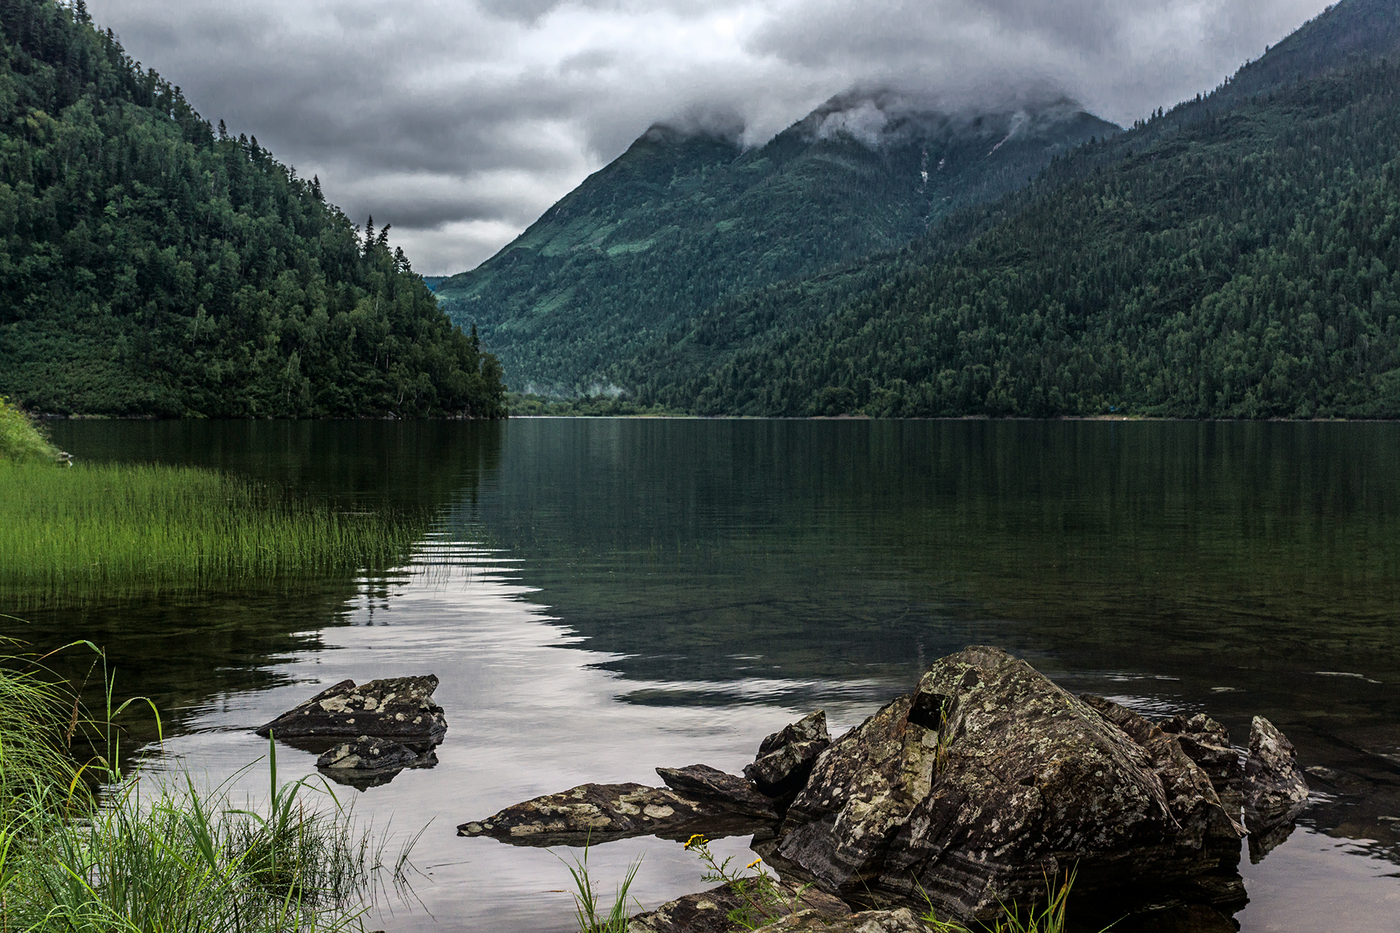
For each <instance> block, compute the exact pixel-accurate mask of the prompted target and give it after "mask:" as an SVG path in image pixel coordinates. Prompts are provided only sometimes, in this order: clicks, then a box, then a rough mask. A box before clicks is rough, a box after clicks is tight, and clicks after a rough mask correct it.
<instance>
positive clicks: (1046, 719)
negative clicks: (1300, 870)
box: [765, 648, 1244, 920]
mask: <svg viewBox="0 0 1400 933" xmlns="http://www.w3.org/2000/svg"><path fill="white" fill-rule="evenodd" d="M1099 707H1100V708H1096V706H1095V705H1091V704H1090V703H1088V702H1085V701H1084V700H1081V699H1078V698H1076V697H1074V696H1072V695H1070V694H1069V693H1066V692H1065V691H1064V690H1062V689H1060V688H1059V687H1057V686H1056V685H1055V684H1053V683H1051V682H1050V681H1049V680H1048V679H1047V678H1045V677H1044V676H1043V675H1041V674H1039V673H1038V672H1036V671H1035V670H1034V669H1032V668H1031V667H1030V666H1029V665H1028V664H1026V663H1025V662H1023V661H1018V660H1015V659H1013V658H1011V657H1010V656H1009V655H1007V654H1006V653H1005V652H1004V651H1001V650H999V649H995V648H969V649H967V650H965V651H962V652H959V653H958V654H955V655H952V656H950V657H947V658H944V659H942V660H941V661H938V662H936V663H935V664H934V665H933V667H932V668H931V669H930V671H929V672H928V673H927V674H926V675H924V677H923V679H922V680H921V681H920V683H919V686H918V690H917V692H916V693H915V694H914V695H910V696H905V697H901V698H899V699H897V700H895V701H893V702H892V703H890V704H889V705H887V706H886V707H884V708H883V709H882V710H880V711H879V712H878V713H876V714H875V715H874V716H872V717H871V718H870V719H868V720H866V722H865V723H863V724H862V725H860V726H858V727H857V728H855V729H853V730H852V731H851V732H849V733H847V734H846V735H844V736H842V737H841V738H840V739H837V740H836V742H834V743H833V744H832V746H831V748H830V749H828V750H827V751H826V752H825V753H824V754H823V755H822V756H821V757H820V758H819V759H818V761H817V764H816V767H815V769H814V770H813V772H812V775H811V777H810V778H809V779H808V782H807V784H806V786H805V787H804V788H803V789H802V791H801V792H800V793H799V794H798V795H797V798H796V799H795V800H794V801H793V803H792V805H791V807H790V808H789V810H788V811H787V816H786V818H785V820H784V822H783V824H782V826H781V828H780V829H779V832H778V836H777V839H776V841H775V842H774V844H773V845H772V846H771V847H769V849H768V851H767V852H766V853H765V854H766V855H767V856H768V858H769V861H770V862H773V863H774V864H776V866H777V867H778V868H779V869H780V870H783V871H784V873H785V874H788V873H792V874H793V875H794V876H795V877H803V878H810V879H812V880H814V881H816V883H818V884H819V885H821V886H822V887H824V888H825V889H827V890H829V891H832V892H834V893H836V894H838V895H841V896H843V897H845V898H847V899H848V900H852V901H853V902H860V903H871V904H874V905H876V906H879V905H881V904H888V903H900V902H903V903H922V902H923V897H924V896H925V895H927V897H928V898H929V900H930V901H931V903H932V906H933V908H934V909H935V910H936V911H937V913H938V915H939V916H952V917H957V918H961V919H964V920H967V919H974V918H976V919H991V918H993V917H995V916H997V915H998V914H999V912H1000V910H1001V905H1002V904H1009V903H1012V902H1019V903H1026V902H1029V901H1031V900H1034V899H1035V898H1037V897H1038V896H1041V895H1042V894H1043V891H1044V886H1045V879H1046V878H1047V877H1050V878H1054V877H1056V876H1060V875H1061V874H1062V873H1064V872H1068V871H1069V870H1070V869H1072V868H1074V867H1075V866H1076V865H1077V866H1078V876H1077V879H1078V880H1077V881H1076V885H1075V889H1076V892H1077V893H1087V892H1090V891H1095V890H1105V891H1107V890H1115V889H1116V890H1120V891H1121V890H1130V891H1134V892H1143V891H1144V888H1143V882H1144V879H1150V880H1151V884H1152V886H1153V887H1154V888H1156V889H1167V888H1172V889H1175V890H1178V891H1180V890H1189V892H1190V894H1191V895H1192V896H1193V897H1196V898H1200V899H1202V900H1204V901H1206V902H1209V903H1239V902H1242V900H1243V897H1244V891H1243V885H1242V882H1241V881H1240V879H1239V875H1238V872H1237V871H1236V866H1237V864H1238V860H1239V852H1240V847H1239V835H1238V831H1237V830H1236V829H1235V827H1234V824H1233V822H1232V820H1231V818H1230V816H1229V814H1227V813H1226V812H1225V810H1224V809H1223V808H1222V806H1221V804H1220V799H1219V796H1218V795H1217V794H1216V792H1215V790H1214V788H1213V787H1212V785H1211V781H1210V778H1209V776H1208V775H1207V774H1206V773H1205V771H1204V770H1202V768H1201V767H1200V766H1199V765H1197V764H1196V763H1195V762H1194V761H1192V760H1191V759H1190V758H1189V757H1188V756H1187V755H1186V754H1184V753H1183V752H1182V750H1181V748H1180V745H1179V744H1178V742H1177V740H1176V739H1175V738H1174V737H1173V736H1170V735H1168V734H1167V733H1165V732H1163V731H1162V730H1161V729H1160V728H1158V727H1156V726H1153V725H1151V724H1150V723H1147V722H1146V721H1145V720H1142V719H1141V717H1138V716H1136V715H1135V714H1133V713H1131V712H1129V711H1127V710H1124V709H1122V707H1117V706H1116V704H1109V703H1107V701H1102V702H1101V703H1100V704H1099ZM1125 714H1126V715H1125Z"/></svg>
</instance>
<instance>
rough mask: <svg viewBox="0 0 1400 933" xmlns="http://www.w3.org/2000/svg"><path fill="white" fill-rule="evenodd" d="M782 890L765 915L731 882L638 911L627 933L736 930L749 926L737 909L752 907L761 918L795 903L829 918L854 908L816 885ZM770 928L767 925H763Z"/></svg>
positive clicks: (785, 910)
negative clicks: (738, 917) (740, 919)
mask: <svg viewBox="0 0 1400 933" xmlns="http://www.w3.org/2000/svg"><path fill="white" fill-rule="evenodd" d="M776 884H778V885H779V886H780V887H781V893H780V894H779V895H778V897H776V898H775V899H774V900H773V902H771V903H768V904H766V905H765V910H766V911H767V912H768V913H766V914H760V913H758V912H757V911H753V910H752V908H751V907H750V905H749V901H748V900H746V899H745V898H744V897H743V896H742V895H741V894H739V892H738V891H736V890H735V888H734V886H733V885H732V884H722V885H720V886H719V887H717V888H712V889H710V890H709V891H704V892H701V893H700V894H687V895H686V896H685V897H680V898H677V899H676V900H674V901H668V902H667V903H665V904H662V905H661V906H660V907H658V908H656V909H655V910H649V911H647V912H646V913H642V914H637V915H636V916H635V917H633V918H632V919H631V920H630V921H629V922H628V924H627V933H735V931H740V930H748V929H750V927H748V926H745V925H743V924H742V923H740V922H738V921H736V920H732V919H730V915H731V914H733V913H735V912H736V911H743V910H744V909H745V908H746V907H747V908H749V909H750V916H752V917H754V918H755V919H762V918H763V917H764V916H772V917H773V918H775V919H776V918H778V917H781V916H785V915H787V914H789V913H790V912H791V911H790V909H789V905H796V906H797V907H798V908H799V910H800V911H804V912H807V913H820V914H823V915H826V916H830V917H842V916H847V915H849V914H850V912H851V908H849V907H847V906H846V904H845V902H844V901H842V900H841V899H840V898H836V897H832V896H831V895H830V894H826V893H825V892H823V891H819V890H818V889H816V888H812V887H807V888H805V889H804V888H802V887H800V886H798V885H795V884H792V883H788V882H781V881H779V882H776ZM763 929H767V927H766V926H765V927H763Z"/></svg>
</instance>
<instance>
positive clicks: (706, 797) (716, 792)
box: [656, 765, 779, 823]
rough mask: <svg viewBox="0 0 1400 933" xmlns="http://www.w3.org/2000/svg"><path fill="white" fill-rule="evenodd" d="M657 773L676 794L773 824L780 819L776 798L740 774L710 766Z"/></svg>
mask: <svg viewBox="0 0 1400 933" xmlns="http://www.w3.org/2000/svg"><path fill="white" fill-rule="evenodd" d="M656 773H657V774H658V775H659V776H660V777H661V781H662V783H664V784H665V785H666V786H667V787H669V788H671V789H672V790H674V791H676V792H677V793H680V794H684V795H685V796H687V797H693V798H695V799H697V800H702V801H708V802H710V803H712V804H713V805H714V806H716V807H719V808H720V809H722V810H724V811H725V812H727V813H738V814H746V815H749V816H753V817H755V818H757V819H760V820H768V821H771V822H774V823H776V822H777V821H778V819H779V814H778V811H777V810H776V809H774V803H773V799H772V798H771V797H768V796H767V795H766V794H762V793H760V792H759V790H758V789H757V788H756V787H754V785H753V784H752V783H751V782H750V781H748V780H747V779H745V778H741V777H739V776H738V775H737V774H728V773H726V772H724V771H720V770H719V769H718V768H711V767H710V766H709V765H687V766H686V767H684V768H657V769H656Z"/></svg>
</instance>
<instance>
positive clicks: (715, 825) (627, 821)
mask: <svg viewBox="0 0 1400 933" xmlns="http://www.w3.org/2000/svg"><path fill="white" fill-rule="evenodd" d="M770 825H771V821H769V820H763V819H756V818H754V817H752V816H748V815H745V814H742V813H734V812H733V811H732V810H728V809H726V808H725V807H723V806H722V805H720V804H718V803H716V802H715V801H714V800H705V799H701V798H698V797H692V796H689V795H683V794H680V793H677V792H676V791H674V790H671V789H669V788H665V787H647V786H646V785H644V784H581V785H579V786H578V787H574V788H571V789H569V790H566V791H563V792H562V793H558V794H548V795H546V796H544V797H536V798H535V799H533V800H527V801H525V802H524V803H517V804H515V805H513V806H509V807H506V808H505V809H504V810H502V811H501V812H499V813H497V814H495V815H494V816H489V817H487V818H486V819H484V820H473V821H471V822H467V823H462V824H460V825H459V826H458V827H457V835H459V836H490V837H492V838H493V839H499V840H501V841H503V842H512V843H516V844H521V845H537V846H551V845H584V844H585V843H586V842H593V843H596V842H610V841H612V840H615V839H625V838H627V837H629V836H650V835H655V836H661V837H663V838H667V839H683V838H686V837H687V836H689V835H691V834H692V833H698V832H703V833H705V834H706V835H707V836H711V837H719V836H733V835H739V834H741V833H750V832H754V831H756V830H758V829H761V828H763V827H765V826H770Z"/></svg>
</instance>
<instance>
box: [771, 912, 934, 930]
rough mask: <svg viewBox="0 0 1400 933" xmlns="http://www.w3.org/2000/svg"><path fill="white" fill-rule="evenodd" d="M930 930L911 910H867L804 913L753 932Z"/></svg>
mask: <svg viewBox="0 0 1400 933" xmlns="http://www.w3.org/2000/svg"><path fill="white" fill-rule="evenodd" d="M932 929H933V928H932V927H930V926H928V925H927V924H925V923H924V922H923V921H922V920H920V919H919V918H918V915H916V914H915V913H914V912H913V911H912V910H910V909H909V908H907V907H900V908H897V909H895V910H867V911H862V912H861V913H858V914H848V915H846V916H844V917H842V916H832V915H830V914H825V913H822V912H821V911H819V910H803V911H799V912H798V913H795V914H789V915H788V916H786V917H783V918H782V919H780V920H776V921H774V922H773V923H769V924H765V925H764V926H761V927H757V928H755V930H754V933H931V931H932Z"/></svg>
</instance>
